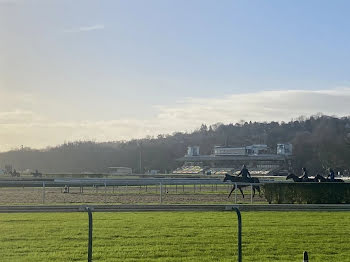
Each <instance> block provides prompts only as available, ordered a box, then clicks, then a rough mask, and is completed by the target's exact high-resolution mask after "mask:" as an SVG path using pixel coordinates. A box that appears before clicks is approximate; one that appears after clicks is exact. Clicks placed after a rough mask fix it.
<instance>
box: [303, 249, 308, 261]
mask: <svg viewBox="0 0 350 262" xmlns="http://www.w3.org/2000/svg"><path fill="white" fill-rule="evenodd" d="M303 262H309V255H308V253H307V251H304V259H303Z"/></svg>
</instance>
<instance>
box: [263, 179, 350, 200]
mask: <svg viewBox="0 0 350 262" xmlns="http://www.w3.org/2000/svg"><path fill="white" fill-rule="evenodd" d="M263 190H264V194H265V198H266V200H267V201H268V202H269V203H276V204H293V203H298V204H343V203H346V204H349V203H350V183H273V184H265V185H264V186H263Z"/></svg>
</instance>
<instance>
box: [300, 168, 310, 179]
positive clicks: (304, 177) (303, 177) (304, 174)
mask: <svg viewBox="0 0 350 262" xmlns="http://www.w3.org/2000/svg"><path fill="white" fill-rule="evenodd" d="M301 170H302V171H303V175H302V176H301V177H300V178H301V179H302V180H308V178H309V174H308V172H307V170H306V168H305V167H303V168H302V169H301Z"/></svg>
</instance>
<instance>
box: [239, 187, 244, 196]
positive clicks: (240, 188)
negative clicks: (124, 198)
mask: <svg viewBox="0 0 350 262" xmlns="http://www.w3.org/2000/svg"><path fill="white" fill-rule="evenodd" d="M237 187H238V189H239V191H241V194H242V197H243V198H244V194H243V191H242V187H240V186H237Z"/></svg>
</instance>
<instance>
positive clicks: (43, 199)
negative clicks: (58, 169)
mask: <svg viewBox="0 0 350 262" xmlns="http://www.w3.org/2000/svg"><path fill="white" fill-rule="evenodd" d="M43 204H45V181H43Z"/></svg>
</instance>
